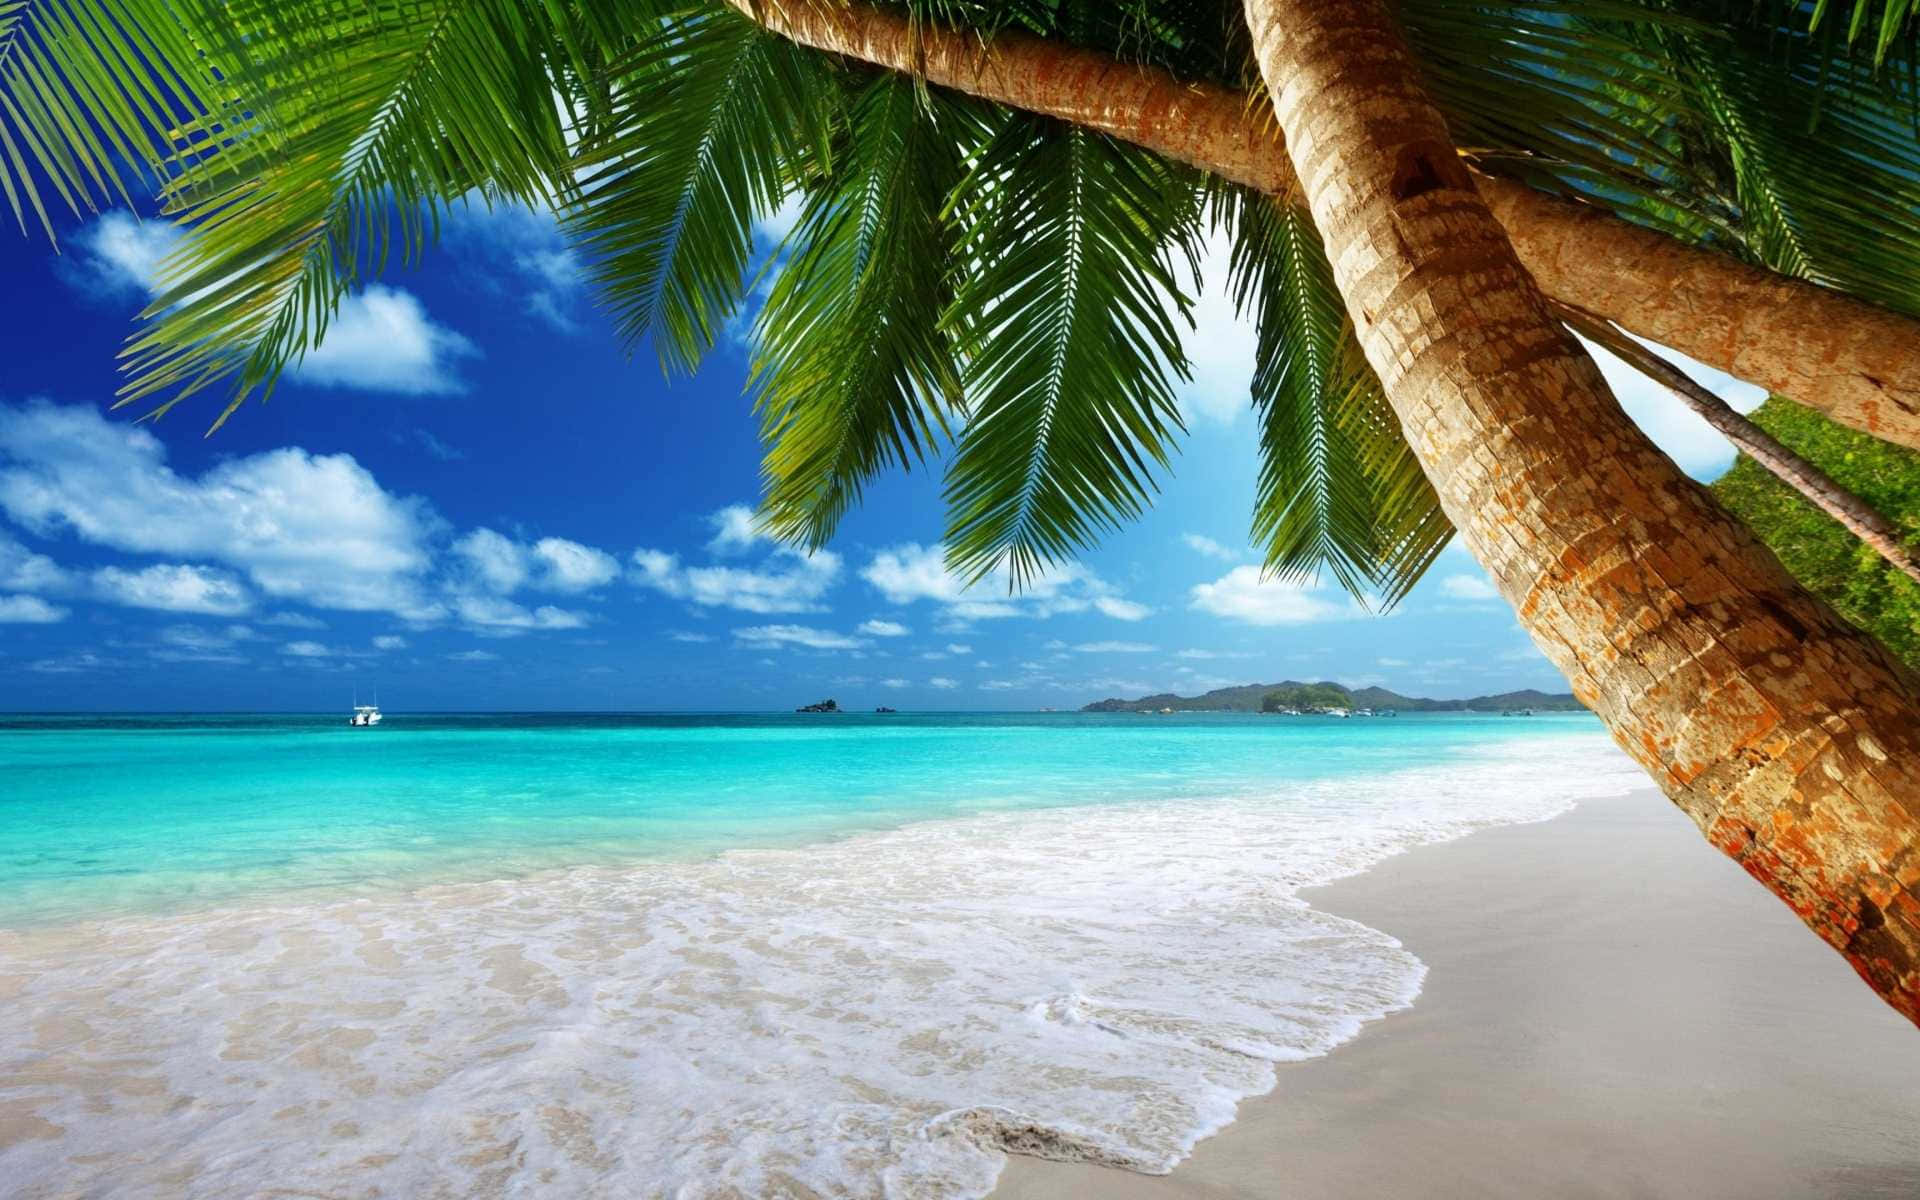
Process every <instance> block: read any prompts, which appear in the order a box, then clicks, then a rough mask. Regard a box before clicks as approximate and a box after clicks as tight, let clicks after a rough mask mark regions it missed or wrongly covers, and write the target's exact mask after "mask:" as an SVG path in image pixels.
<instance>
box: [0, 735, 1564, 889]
mask: <svg viewBox="0 0 1920 1200" xmlns="http://www.w3.org/2000/svg"><path fill="white" fill-rule="evenodd" d="M1598 732H1599V724H1598V722H1597V721H1595V720H1594V719H1593V718H1592V717H1590V716H1587V715H1585V714H1579V715H1541V716H1535V717H1532V718H1527V719H1519V718H1503V717H1499V716H1490V715H1475V714H1435V715H1413V714H1408V715H1404V716H1400V717H1396V718H1372V719H1365V718H1354V719H1345V720H1342V719H1337V718H1330V717H1278V716H1275V717H1267V716H1256V715H1250V714H1232V713H1200V714H1182V715H1176V716H1158V715H1156V716H1139V715H1134V714H1082V713H1058V714H1048V713H1042V714H1013V713H1006V714H999V713H987V714H938V715H894V714H840V715H814V714H764V715H739V714H631V715H629V714H511V713H503V714H484V715H466V714H460V715H453V714H414V713H394V714H391V715H390V716H388V718H387V719H386V722H385V723H384V724H382V725H380V726H378V727H375V728H371V729H353V728H348V727H347V726H346V725H345V724H344V722H343V719H342V718H341V717H339V716H335V715H331V714H329V715H283V716H282V715H276V716H191V715H104V716H92V715H90V716H10V717H0V779H5V780H6V786H5V788H4V790H0V924H16V923H20V922H28V921H41V920H47V919H58V918H66V917H75V916H87V915H97V914H100V913H106V912H127V911H140V910H148V909H156V908H158V909H170V908H179V907H184V906H194V905H205V904H213V903H218V902H222V901H226V900H230V899H233V898H235V897H239V896H243V895H245V894H248V893H255V892H268V891H287V890H293V889H342V890H351V891H359V890H371V889H379V888H383V887H392V886H405V885H410V884H415V883H419V882H421V881H423V880H428V879H462V878H480V879H485V878H497V877H501V876H521V875H525V874H528V873H531V872H534V871H538V870H542V869H546V868H552V867H559V866H572V865H579V864H589V863H592V864H606V863H617V862H620V861H623V860H626V859H629V858H647V857H684V856H689V855H702V854H712V853H715V852H717V851H721V850H726V849H730V848H737V847H746V846H768V845H790V844H795V843H801V842H806V841H810V840H816V839H821V838H828V837H834V836H839V835H844V834H847V833H851V832H856V831H861V830H874V829H885V828H890V827H894V826H898V825H901V824H904V823H907V822H911V821H916V820H924V819H927V818H931V817H953V816H961V815H965V814H970V813H980V812H988V811H996V810H1006V809H1022V808H1070V807H1074V806H1080V805H1106V804H1113V803H1116V802H1125V801H1142V800H1147V801H1153V800H1173V799H1192V798H1207V797H1216V798H1225V797H1232V796H1239V795H1244V794H1246V793H1248V792H1255V791H1257V792H1263V793H1272V792H1278V791H1283V790H1285V789H1286V788H1287V787H1288V786H1289V785H1292V784H1297V783H1302V782H1306V781H1316V780H1337V779H1343V778H1351V779H1356V780H1360V779H1365V778H1368V777H1377V776H1380V775H1383V774H1385V773H1388V772H1392V771H1396V770H1404V769H1407V768H1415V767H1433V766H1439V765H1444V764H1446V763H1448V762H1452V761H1460V760H1463V759H1466V758H1470V757H1471V756H1472V755H1473V754H1474V753H1475V752H1476V751H1477V750H1478V749H1479V748H1481V747H1483V746H1485V745H1486V744H1488V743H1489V742H1490V741H1498V742H1503V743H1513V744H1517V745H1525V744H1530V743H1534V742H1539V741H1541V740H1542V739H1554V738H1561V737H1565V736H1567V735H1568V734H1573V733H1589V734H1598Z"/></svg>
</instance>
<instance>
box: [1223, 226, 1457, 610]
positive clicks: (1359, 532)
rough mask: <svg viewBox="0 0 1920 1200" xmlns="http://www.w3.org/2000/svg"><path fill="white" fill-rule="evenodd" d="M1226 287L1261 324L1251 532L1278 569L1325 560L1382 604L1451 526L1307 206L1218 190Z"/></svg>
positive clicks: (1408, 581)
mask: <svg viewBox="0 0 1920 1200" xmlns="http://www.w3.org/2000/svg"><path fill="white" fill-rule="evenodd" d="M1220 214H1221V215H1222V216H1223V217H1224V219H1225V220H1226V221H1227V222H1228V223H1229V224H1230V225H1231V227H1232V229H1233V233H1234V240H1233V256H1232V260H1231V268H1232V282H1233V289H1234V296H1235V301H1236V303H1237V304H1238V305H1239V307H1240V309H1241V311H1243V312H1246V311H1252V312H1253V313H1254V314H1255V316H1256V328H1257V331H1258V358H1257V366H1256V369H1255V374H1254V380H1253V402H1254V408H1255V411H1256V413H1257V414H1258V416H1259V421H1260V476H1259V483H1258V488H1257V491H1256V494H1255V499H1254V514H1253V540H1254V542H1255V544H1256V545H1260V546H1263V547H1265V550H1266V569H1267V570H1268V571H1270V572H1272V573H1274V574H1276V575H1278V576H1279V577H1281V578H1283V579H1311V578H1313V577H1314V576H1316V575H1317V574H1318V573H1319V572H1320V571H1321V570H1323V569H1324V570H1326V571H1329V572H1331V573H1332V575H1333V577H1334V578H1335V579H1336V580H1338V581H1339V582H1340V585H1341V586H1342V587H1344V588H1345V589H1346V590H1347V591H1348V592H1350V593H1352V594H1353V596H1354V597H1355V598H1357V599H1360V600H1361V601H1363V602H1366V601H1370V600H1373V599H1375V598H1376V597H1377V599H1378V601H1379V602H1380V603H1381V604H1382V605H1383V606H1385V607H1392V606H1393V605H1394V604H1396V603H1398V602H1399V600H1400V599H1401V598H1402V597H1403V596H1405V595H1406V593H1407V591H1408V590H1409V589H1410V588H1412V587H1413V585H1414V584H1415V583H1416V582H1417V581H1418V580H1419V578H1420V576H1421V575H1422V574H1424V573H1425V571H1426V569H1427V567H1428V566H1430V565H1431V564H1432V562H1433V559H1434V557H1435V556H1436V555H1438V554H1439V553H1440V551H1441V550H1442V549H1444V548H1445V547H1446V544H1447V540H1448V539H1449V538H1451V537H1452V536H1453V526H1452V524H1451V523H1449V522H1448V520H1447V518H1446V514H1445V513H1443V512H1442V511H1441V510H1440V501H1439V498H1438V497H1437V496H1435V495H1434V492H1433V488H1432V485H1430V484H1429V483H1428V482H1427V477H1426V475H1425V474H1424V473H1423V472H1422V471H1421V469H1420V464H1419V461H1418V460H1417V459H1416V458H1415V457H1414V455H1413V451H1412V450H1411V449H1410V448H1409V447H1408V446H1407V444H1406V440H1405V438H1404V437H1402V436H1401V432H1400V424H1399V420H1398V418H1397V417H1395V415H1394V413H1393V410H1392V409H1391V408H1389V407H1388V406H1387V401H1386V395H1385V393H1384V392H1383V391H1382V390H1381V387H1380V380H1379V378H1378V376H1376V375H1375V374H1374V372H1373V368H1372V367H1370V366H1368V364H1367V361H1366V358H1365V356H1364V355H1363V354H1362V353H1361V350H1360V345H1359V342H1358V340H1357V339H1356V338H1355V336H1354V331H1353V324H1352V322H1351V321H1350V320H1348V318H1347V314H1346V309H1345V307H1344V306H1343V305H1342V303H1341V300H1340V293H1339V292H1338V291H1337V290H1336V289H1335V287H1334V282H1333V271H1332V268H1331V267H1330V266H1329V265H1328V264H1327V260H1326V255H1325V253H1324V251H1323V250H1322V249H1321V245H1320V237H1319V234H1318V233H1317V232H1316V231H1315V230H1314V228H1313V221H1312V218H1311V217H1309V216H1308V215H1307V213H1306V212H1305V211H1304V210H1302V209H1301V208H1299V207H1298V206H1297V205H1293V204H1290V203H1287V202H1285V201H1278V200H1275V199H1273V198H1272V197H1266V196H1255V195H1251V194H1247V193H1238V194H1234V193H1229V194H1226V195H1225V196H1224V197H1223V203H1222V205H1221V209H1220Z"/></svg>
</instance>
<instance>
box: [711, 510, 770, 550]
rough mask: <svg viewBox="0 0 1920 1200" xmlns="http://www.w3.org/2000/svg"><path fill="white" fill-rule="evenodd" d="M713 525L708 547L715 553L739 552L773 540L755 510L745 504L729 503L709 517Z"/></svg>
mask: <svg viewBox="0 0 1920 1200" xmlns="http://www.w3.org/2000/svg"><path fill="white" fill-rule="evenodd" d="M707 524H709V525H711V526H713V538H712V539H711V540H710V541H708V542H707V549H708V550H710V551H712V552H713V553H715V554H739V553H742V552H744V551H747V550H751V549H753V548H754V547H755V546H758V545H759V544H760V543H762V542H771V541H772V540H773V539H772V538H770V537H768V536H767V533H766V531H765V530H763V529H761V528H760V522H759V519H758V518H756V517H755V516H754V515H753V510H752V509H751V508H748V507H747V506H746V505H744V504H729V505H727V506H726V507H725V508H723V509H721V510H720V511H719V512H716V513H713V514H712V515H710V516H709V517H708V518H707Z"/></svg>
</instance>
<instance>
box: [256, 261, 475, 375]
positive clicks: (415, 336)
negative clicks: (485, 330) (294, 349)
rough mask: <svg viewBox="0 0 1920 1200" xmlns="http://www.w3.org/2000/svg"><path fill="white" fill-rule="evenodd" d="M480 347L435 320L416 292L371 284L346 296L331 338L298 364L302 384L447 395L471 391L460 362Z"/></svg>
mask: <svg viewBox="0 0 1920 1200" xmlns="http://www.w3.org/2000/svg"><path fill="white" fill-rule="evenodd" d="M479 353H480V351H479V350H478V348H476V347H475V346H474V344H473V343H472V342H470V341H468V340H467V339H466V338H464V337H462V336H460V335H459V334H457V333H455V332H454V331H453V330H451V329H448V328H446V327H445V326H444V325H439V324H436V323H435V322H434V321H432V320H431V319H430V318H428V316H427V310H426V307H425V306H424V305H422V304H421V303H420V301H419V299H418V298H416V297H415V296H414V295H413V293H411V292H407V291H402V290H401V289H399V288H395V287H387V286H386V285H384V284H378V283H375V284H369V285H368V286H367V287H366V289H365V290H363V291H361V292H359V293H357V294H354V295H350V296H348V297H346V298H345V299H344V300H342V301H341V302H340V308H339V311H338V312H336V313H334V315H333V319H332V320H330V321H328V322H327V333H326V337H325V338H324V339H323V340H322V341H321V343H320V345H319V347H318V348H316V349H313V350H309V351H307V355H306V357H305V358H304V359H302V360H300V362H299V364H298V365H297V366H295V367H294V368H293V371H292V376H293V378H294V379H295V380H296V381H298V382H300V383H310V384H320V385H322V386H331V387H343V388H353V389H355V390H357V391H363V392H399V393H402V394H404V395H410V396H429V395H446V394H450V393H455V392H464V391H466V390H467V385H466V383H465V382H464V381H463V380H462V379H461V378H460V376H459V372H458V370H457V369H456V367H455V363H456V362H457V361H458V360H460V359H463V358H471V357H474V356H476V355H478V354H479Z"/></svg>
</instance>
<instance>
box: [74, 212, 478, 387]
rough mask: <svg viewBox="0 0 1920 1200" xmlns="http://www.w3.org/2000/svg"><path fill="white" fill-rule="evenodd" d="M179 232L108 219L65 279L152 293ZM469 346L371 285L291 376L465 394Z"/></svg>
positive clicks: (89, 233) (117, 215)
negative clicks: (463, 371)
mask: <svg viewBox="0 0 1920 1200" xmlns="http://www.w3.org/2000/svg"><path fill="white" fill-rule="evenodd" d="M181 236H182V235H181V233H180V231H179V230H178V229H176V228H174V227H173V226H171V225H168V224H166V223H165V222H162V221H140V220H137V219H136V218H135V217H134V216H133V215H132V214H131V213H127V212H110V213H107V214H105V215H103V216H101V217H100V218H98V219H97V220H95V221H93V222H92V223H91V224H89V225H88V226H86V227H85V228H84V229H82V230H81V232H80V234H79V237H78V239H77V240H78V242H79V245H80V253H79V256H78V259H79V261H78V264H77V265H76V266H75V267H74V268H72V269H71V270H70V271H69V275H68V278H69V281H70V282H72V283H73V284H74V285H75V286H76V287H79V288H81V289H83V290H88V291H107V292H112V293H130V294H135V295H138V294H141V293H145V294H147V295H154V294H157V293H158V292H160V291H162V290H163V289H164V284H165V280H164V278H163V275H164V271H165V262H166V258H167V256H168V255H169V254H171V253H172V252H173V250H174V248H175V247H176V246H178V245H179V242H180V238H181ZM477 353H478V351H477V350H476V349H475V348H474V345H473V343H472V342H469V341H468V340H467V339H466V338H464V337H462V336H460V335H459V334H458V333H455V332H454V331H453V330H451V329H448V328H446V327H445V326H442V325H440V324H438V323H436V322H435V321H433V320H432V319H431V318H430V317H428V315H427V311H426V309H425V307H424V306H422V305H421V303H420V301H419V299H418V298H417V297H415V296H414V295H413V294H412V293H411V292H407V291H404V290H402V289H400V288H394V287H387V286H385V285H382V284H372V285H369V286H368V287H367V288H365V289H364V290H362V291H360V292H356V293H354V294H352V295H349V296H347V297H346V298H345V299H344V300H342V301H341V303H340V308H339V311H337V312H336V313H335V314H334V316H333V319H332V320H330V321H329V322H328V323H327V332H326V336H325V338H323V339H322V340H321V343H320V345H319V347H318V348H316V349H314V350H312V351H309V352H308V353H307V355H306V357H305V358H304V359H303V360H301V361H300V362H299V363H298V364H296V365H295V366H293V368H292V369H291V370H290V371H289V372H288V378H289V379H291V380H293V381H294V382H304V383H312V384H319V385H323V386H331V387H345V388H354V389H356V390H360V391H372V392H399V393H402V394H409V395H428V394H442V393H449V392H462V391H465V390H466V386H465V384H464V383H463V382H462V381H461V379H460V377H459V372H458V363H459V360H461V359H464V358H469V357H472V356H474V355H475V354H477Z"/></svg>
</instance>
